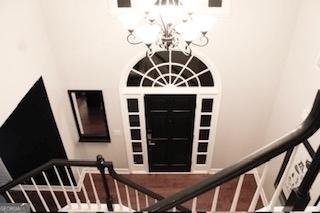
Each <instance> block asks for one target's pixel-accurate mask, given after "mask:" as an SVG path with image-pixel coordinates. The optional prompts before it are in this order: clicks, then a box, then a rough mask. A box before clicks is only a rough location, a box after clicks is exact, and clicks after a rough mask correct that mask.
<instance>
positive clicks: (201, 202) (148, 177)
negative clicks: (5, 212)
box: [11, 174, 263, 212]
mask: <svg viewBox="0 0 320 213" xmlns="http://www.w3.org/2000/svg"><path fill="white" fill-rule="evenodd" d="M124 176H125V177H127V178H129V179H131V180H132V181H134V182H136V183H138V184H140V185H142V186H144V187H146V188H148V189H149V190H151V191H154V192H156V193H158V194H160V195H162V196H164V197H167V196H169V195H172V194H174V193H176V192H178V191H180V190H182V189H184V188H185V187H188V186H191V185H192V184H195V183H197V182H199V181H201V180H203V179H204V178H206V177H208V175H207V174H130V175H124ZM92 177H93V180H94V183H95V186H96V188H97V192H98V197H99V199H100V201H101V203H105V200H106V195H105V193H104V190H103V185H102V181H101V177H100V175H99V174H93V175H92ZM107 181H108V185H109V187H110V191H111V196H112V199H113V201H114V203H118V199H117V195H116V190H115V185H114V181H113V179H112V178H111V177H110V176H109V175H107ZM237 183H238V179H234V180H231V181H229V182H227V183H225V184H223V185H222V186H221V188H220V193H219V198H218V204H217V211H229V210H230V207H231V203H232V199H233V196H234V193H235V190H236V187H237ZM84 184H85V187H86V189H87V192H88V196H89V199H90V201H91V202H92V203H94V202H95V196H94V193H93V190H92V187H91V184H90V179H89V176H88V175H86V177H85V180H84ZM118 184H119V191H120V196H121V200H122V203H123V205H126V206H128V201H127V197H126V192H125V187H124V185H123V184H121V183H118ZM255 190H256V182H255V179H254V176H253V175H251V174H247V175H245V178H244V181H243V185H242V189H241V193H240V198H239V202H238V205H237V211H247V210H248V208H249V205H250V202H251V200H252V197H253V195H254V193H255ZM11 194H12V196H13V199H14V200H15V201H16V202H26V201H25V199H24V198H23V196H22V193H21V192H12V193H11ZM55 194H56V196H57V197H58V199H59V202H60V204H61V205H62V206H63V205H66V200H65V198H64V196H63V193H62V192H55ZM129 194H130V202H131V206H132V208H133V209H137V203H136V197H135V191H134V190H133V189H131V188H129ZM28 195H29V197H30V199H31V200H32V202H33V203H34V204H35V207H36V209H37V211H42V212H44V211H45V209H44V207H43V206H42V204H41V201H40V199H39V197H38V195H37V193H36V192H28ZM42 195H43V197H44V198H45V200H46V201H47V202H48V206H49V207H50V209H51V210H53V211H56V210H57V209H56V206H55V204H54V201H53V199H52V197H51V195H50V192H42ZM213 195H214V190H211V191H209V192H207V193H205V194H203V195H201V196H200V197H198V199H197V210H198V211H201V212H203V211H210V209H211V204H212V199H213ZM68 196H69V197H70V200H71V202H73V203H75V202H76V200H75V197H74V195H73V193H72V192H68ZM78 196H79V198H80V200H81V201H82V202H85V198H84V194H83V191H81V192H79V193H78ZM138 197H139V202H140V208H145V207H146V200H145V196H144V195H143V194H141V193H138ZM154 202H155V200H153V199H152V198H148V203H149V205H150V204H153V203H154ZM191 204H192V201H189V202H186V203H184V204H183V205H184V206H185V207H187V208H191ZM261 207H263V205H262V201H261V198H260V199H259V201H258V205H257V209H258V208H261Z"/></svg>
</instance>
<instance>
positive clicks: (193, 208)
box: [191, 197, 197, 212]
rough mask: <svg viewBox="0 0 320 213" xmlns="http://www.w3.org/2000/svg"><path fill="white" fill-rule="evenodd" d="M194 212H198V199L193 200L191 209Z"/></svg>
mask: <svg viewBox="0 0 320 213" xmlns="http://www.w3.org/2000/svg"><path fill="white" fill-rule="evenodd" d="M191 211H192V212H197V197H195V198H193V200H192V208H191Z"/></svg>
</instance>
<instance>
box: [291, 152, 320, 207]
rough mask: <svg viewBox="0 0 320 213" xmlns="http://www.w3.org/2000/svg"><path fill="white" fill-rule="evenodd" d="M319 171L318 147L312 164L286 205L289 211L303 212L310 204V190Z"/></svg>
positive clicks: (319, 155) (319, 153)
mask: <svg viewBox="0 0 320 213" xmlns="http://www.w3.org/2000/svg"><path fill="white" fill-rule="evenodd" d="M319 171H320V146H319V147H318V150H317V152H316V153H315V155H314V157H313V159H312V163H311V165H310V166H309V168H308V171H307V173H306V174H305V176H304V178H303V180H302V182H301V184H300V186H299V187H298V188H296V189H294V190H293V191H292V192H291V194H290V196H289V198H288V200H287V203H286V208H288V209H289V210H291V211H304V210H305V208H306V207H307V206H308V204H309V202H310V193H309V192H310V189H311V187H312V185H313V183H314V181H315V179H316V178H317V176H318V174H319Z"/></svg>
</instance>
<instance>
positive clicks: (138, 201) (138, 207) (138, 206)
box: [134, 190, 140, 211]
mask: <svg viewBox="0 0 320 213" xmlns="http://www.w3.org/2000/svg"><path fill="white" fill-rule="evenodd" d="M134 192H135V194H136V203H137V210H138V211H140V200H139V194H138V191H137V190H134Z"/></svg>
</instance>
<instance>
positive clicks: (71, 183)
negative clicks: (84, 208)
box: [64, 166, 81, 207]
mask: <svg viewBox="0 0 320 213" xmlns="http://www.w3.org/2000/svg"><path fill="white" fill-rule="evenodd" d="M64 170H65V171H66V173H67V177H68V180H69V183H70V185H71V189H72V192H73V195H74V197H75V199H76V202H77V204H78V206H79V207H80V206H81V202H80V199H79V196H78V193H77V192H76V189H75V188H74V184H73V181H72V179H71V176H70V173H69V170H68V168H67V167H66V166H64Z"/></svg>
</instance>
